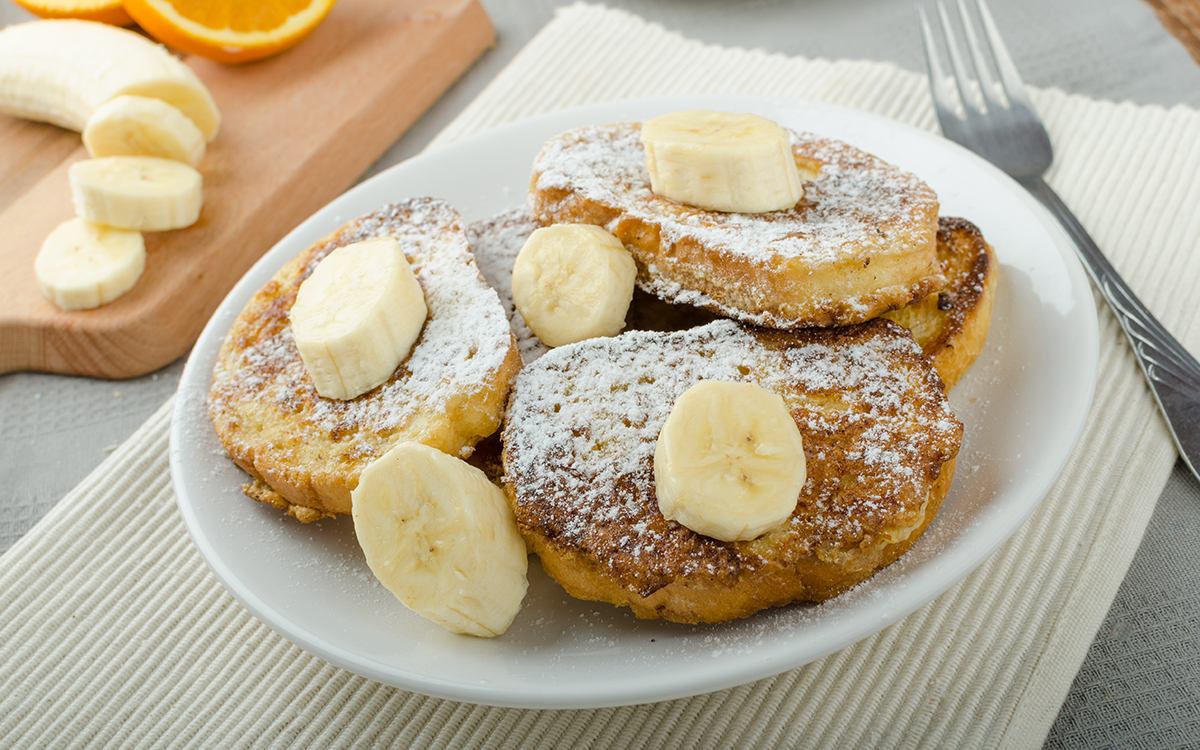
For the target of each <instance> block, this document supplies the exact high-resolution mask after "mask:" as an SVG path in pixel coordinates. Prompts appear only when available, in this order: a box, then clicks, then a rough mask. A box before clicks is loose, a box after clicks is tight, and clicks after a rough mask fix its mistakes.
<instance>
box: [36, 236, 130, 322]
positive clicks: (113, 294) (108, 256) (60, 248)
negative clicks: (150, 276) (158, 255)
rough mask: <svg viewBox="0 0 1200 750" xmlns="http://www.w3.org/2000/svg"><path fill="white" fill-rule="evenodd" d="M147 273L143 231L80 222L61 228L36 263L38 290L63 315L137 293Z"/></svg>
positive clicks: (48, 242)
mask: <svg viewBox="0 0 1200 750" xmlns="http://www.w3.org/2000/svg"><path fill="white" fill-rule="evenodd" d="M145 268H146V245H145V243H144V242H143V241H142V235H141V233H140V232H128V231H126V230H124V229H113V228H111V227H103V226H98V225H96V224H90V223H88V222H86V221H84V220H83V219H79V218H75V219H70V220H69V221H65V222H63V223H62V224H59V225H58V226H57V227H56V228H55V229H54V231H52V232H51V233H50V235H49V236H48V237H46V241H45V242H44V243H42V249H41V251H40V252H39V253H38V256H37V260H35V261H34V272H35V273H36V274H37V280H38V286H39V287H40V288H41V290H42V294H44V295H46V298H47V299H49V300H50V301H51V302H53V303H54V304H56V305H58V306H59V307H61V308H62V309H64V310H90V309H92V308H95V307H99V306H100V305H103V304H106V303H109V302H112V301H113V300H115V299H116V298H117V297H120V296H121V295H122V294H124V293H125V292H127V291H129V290H130V289H132V288H133V285H134V284H135V283H137V280H138V278H140V277H141V275H142V271H144V270H145Z"/></svg>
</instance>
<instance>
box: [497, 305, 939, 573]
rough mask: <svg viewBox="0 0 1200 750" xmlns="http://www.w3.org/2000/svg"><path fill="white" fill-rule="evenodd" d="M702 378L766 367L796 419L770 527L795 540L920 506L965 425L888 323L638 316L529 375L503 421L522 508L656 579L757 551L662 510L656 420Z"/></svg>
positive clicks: (849, 540) (591, 553)
mask: <svg viewBox="0 0 1200 750" xmlns="http://www.w3.org/2000/svg"><path fill="white" fill-rule="evenodd" d="M703 379H718V380H733V381H750V382H757V383H758V384H759V385H762V386H763V387H765V388H768V389H770V390H774V391H776V392H779V393H780V394H781V395H783V396H784V399H785V401H786V402H787V404H788V407H789V409H790V410H791V412H792V415H793V417H794V418H796V420H797V424H798V425H799V426H800V429H801V434H802V435H803V437H804V442H805V454H806V459H807V461H808V464H809V478H808V481H807V482H806V484H805V487H804V490H803V492H802V494H801V498H800V503H799V505H798V509H797V512H796V514H794V515H793V516H792V518H791V519H790V521H789V523H788V524H787V525H785V527H784V528H783V529H781V530H780V531H777V532H772V533H771V534H768V535H767V537H763V539H769V538H773V537H774V540H773V541H771V542H770V543H769V545H776V544H779V545H782V546H783V547H786V548H789V549H791V550H793V551H794V552H796V553H798V554H808V552H806V551H812V550H815V549H817V548H825V547H834V548H837V547H842V546H845V545H855V544H859V543H862V542H864V541H870V540H871V539H873V538H875V537H878V536H879V535H880V534H881V533H884V532H885V531H886V530H887V529H888V528H890V527H892V526H895V525H896V524H897V523H900V524H901V525H903V523H904V522H903V521H900V522H898V521H897V518H898V517H906V518H909V519H910V521H911V516H912V514H914V513H918V512H919V511H920V508H921V507H922V504H923V503H924V502H925V500H926V499H927V498H928V488H929V482H930V480H931V476H930V474H929V472H930V471H931V470H932V471H933V472H934V473H935V474H936V470H937V468H938V467H940V465H941V462H943V461H945V460H948V459H949V458H951V457H953V456H954V454H955V453H956V452H957V450H958V444H959V440H960V439H961V431H962V427H961V424H960V423H959V422H958V420H957V419H955V418H954V416H953V414H952V413H951V411H950V409H949V405H948V402H947V401H946V399H945V395H944V393H943V392H942V388H941V384H940V381H938V380H937V378H936V376H935V375H933V374H932V371H931V370H930V368H929V367H928V364H927V363H926V362H925V360H924V359H923V357H922V355H921V352H920V349H919V348H918V347H917V346H916V344H915V342H913V340H912V339H911V337H910V336H909V335H908V334H907V332H905V331H904V330H903V329H901V328H900V327H899V326H896V325H894V324H891V323H890V322H884V321H874V322H872V323H868V324H864V325H863V326H856V327H851V328H846V329H837V330H833V329H826V330H812V331H806V332H804V333H803V334H797V333H790V334H775V333H766V332H761V331H754V330H752V329H748V328H745V327H743V326H741V325H739V324H736V323H734V322H732V321H726V320H721V321H716V322H713V323H711V324H709V325H706V326H703V327H701V328H695V329H691V330H688V331H682V332H678V333H670V334H663V333H652V332H641V331H635V332H630V333H626V334H623V335H621V336H619V337H615V338H610V339H593V340H590V341H585V342H581V343H579V344H574V345H571V346H567V347H561V348H558V349H555V350H553V351H551V352H550V353H548V354H546V355H545V356H543V357H542V358H541V359H539V360H538V361H537V362H536V363H534V364H533V365H531V366H529V367H527V368H526V369H525V370H524V371H523V372H522V373H521V375H519V376H518V378H517V382H516V384H515V385H514V391H513V395H512V398H511V400H510V404H509V409H508V414H507V421H506V427H505V430H504V442H505V471H506V473H507V477H506V480H507V481H508V483H509V485H510V489H511V490H512V492H513V494H515V504H516V506H517V513H518V517H519V518H523V519H524V520H525V522H527V523H530V524H531V525H532V526H533V527H535V528H537V529H538V531H539V533H541V534H543V535H545V536H546V537H547V538H549V539H552V540H554V543H555V544H562V545H568V546H571V547H577V548H579V549H580V550H582V552H583V554H585V555H586V556H588V557H589V558H591V559H592V560H594V561H595V562H597V563H598V564H600V565H602V566H604V567H605V568H607V569H608V570H609V571H610V573H611V574H612V575H613V576H614V577H616V578H617V579H618V580H622V581H625V582H628V581H629V580H630V577H632V578H633V579H636V583H635V584H631V585H635V586H637V587H642V588H645V589H646V590H653V589H654V588H655V587H656V586H661V585H665V582H666V581H669V580H672V579H675V578H677V577H679V576H686V575H689V574H693V573H696V572H699V571H704V572H706V573H708V574H712V575H717V576H731V577H733V578H736V577H737V576H738V575H740V574H741V573H744V572H746V571H749V570H753V569H754V568H755V567H757V566H759V565H762V564H763V558H762V557H761V556H760V555H759V554H758V552H757V551H756V550H761V549H762V544H760V542H761V541H762V540H758V541H756V542H751V543H741V544H727V543H723V542H718V541H716V540H713V539H710V538H708V537H703V536H701V535H698V534H695V533H693V532H691V531H689V530H688V529H686V528H684V527H683V526H681V525H679V524H676V523H674V522H669V521H666V520H665V519H664V518H663V517H662V515H661V513H659V511H658V507H657V500H656V497H655V494H654V487H653V455H654V447H655V443H656V441H657V438H658V433H659V431H660V430H661V428H662V425H663V423H664V422H665V420H666V418H667V416H668V415H669V414H670V410H671V408H672V405H673V404H674V402H675V400H676V398H678V396H679V395H680V394H681V393H683V391H684V390H686V389H687V388H688V387H690V386H691V385H693V384H694V383H696V382H697V381H699V380H703ZM854 482H859V484H860V485H861V487H856V486H853V485H854ZM906 514H907V515H906Z"/></svg>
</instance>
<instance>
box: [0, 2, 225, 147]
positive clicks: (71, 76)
mask: <svg viewBox="0 0 1200 750" xmlns="http://www.w3.org/2000/svg"><path fill="white" fill-rule="evenodd" d="M121 94H134V95H137V96H146V97H151V98H154V99H162V100H163V101H165V102H167V103H168V104H170V105H172V106H174V107H175V108H176V109H178V110H179V111H181V112H183V113H184V114H185V115H187V116H188V117H189V118H190V119H191V120H192V122H194V123H195V124H196V127H198V128H199V129H200V132H201V133H203V134H204V137H205V139H206V140H210V141H211V140H212V139H213V138H214V137H216V135H217V129H218V128H219V127H220V125H221V114H220V112H219V111H218V110H217V105H216V102H214V101H213V98H212V95H211V94H210V93H209V92H208V89H207V88H205V87H204V84H203V83H201V82H200V79H199V78H198V77H196V74H195V73H193V72H192V69H191V68H189V67H188V66H186V65H184V64H183V62H181V61H180V60H179V59H178V58H176V57H175V56H173V55H172V54H171V53H170V52H167V49H166V47H163V46H162V45H160V44H155V43H154V42H152V41H150V40H149V39H147V38H146V37H144V36H142V35H140V34H137V33H134V32H132V31H129V30H127V29H121V28H117V27H116V26H109V25H108V24H103V23H97V22H95V21H78V20H65V19H60V20H49V21H31V22H29V23H18V24H13V25H12V26H8V27H6V28H5V29H3V30H2V31H0V112H7V113H8V114H10V115H15V116H17V117H24V118H26V119H30V120H39V121H42V122H50V123H54V124H55V125H59V126H61V127H64V128H68V129H70V130H75V131H82V130H83V129H84V127H85V126H86V125H87V121H88V119H89V118H90V117H91V116H92V113H93V112H95V111H96V108H97V107H99V106H100V105H101V104H104V103H105V102H107V101H109V100H110V99H112V98H113V97H116V96H120V95H121Z"/></svg>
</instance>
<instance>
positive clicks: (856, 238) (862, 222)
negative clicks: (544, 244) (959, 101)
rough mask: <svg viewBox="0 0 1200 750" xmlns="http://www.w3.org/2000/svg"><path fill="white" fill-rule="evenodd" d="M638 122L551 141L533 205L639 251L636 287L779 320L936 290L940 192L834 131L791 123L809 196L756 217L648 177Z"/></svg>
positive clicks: (775, 323) (772, 322)
mask: <svg viewBox="0 0 1200 750" xmlns="http://www.w3.org/2000/svg"><path fill="white" fill-rule="evenodd" d="M640 132H641V126H640V124H638V123H622V124H614V125H607V126H592V127H583V128H577V129H575V130H571V131H568V132H566V133H563V134H561V135H559V136H556V137H554V138H551V139H550V140H549V141H547V142H546V143H545V145H544V146H543V147H542V150H541V151H540V153H539V154H538V156H537V158H536V159H535V161H534V165H533V176H532V179H531V184H530V191H529V205H530V208H531V210H532V212H533V213H534V215H535V216H536V217H537V218H538V219H539V220H541V221H542V222H544V223H547V224H554V223H584V224H596V225H600V226H603V227H605V228H606V229H607V230H608V231H609V232H611V233H612V234H613V235H615V236H616V237H617V238H618V239H620V240H621V241H622V242H623V243H624V244H625V246H626V247H628V248H629V249H630V251H631V252H632V253H633V256H634V260H635V261H636V262H637V266H638V285H639V286H640V287H641V288H642V289H644V290H646V291H648V292H650V293H652V294H654V295H656V296H658V297H660V298H662V299H664V300H667V301H669V302H679V303H686V304H691V305H694V306H698V307H703V308H705V309H708V310H711V311H713V312H716V313H719V314H721V315H724V316H727V317H731V318H735V319H737V320H741V321H743V322H747V323H753V324H755V325H760V326H767V327H771V328H793V327H801V326H834V325H846V324H850V323H858V322H861V321H864V320H869V319H870V318H873V317H876V316H878V315H879V314H881V313H883V312H886V311H887V310H892V309H895V308H898V307H902V306H903V305H906V304H908V303H909V302H910V301H912V300H914V299H920V298H922V297H924V296H925V295H927V294H929V293H931V292H933V291H935V290H937V289H939V288H941V287H942V285H943V278H942V276H941V274H940V269H939V266H938V262H937V250H936V243H935V239H936V233H937V212H938V200H937V196H936V194H935V193H934V192H933V190H931V189H930V188H929V187H928V186H927V185H926V184H925V183H924V182H922V181H921V180H920V179H918V178H917V177H916V176H914V175H912V174H910V173H908V172H905V171H903V170H901V169H899V168H897V167H895V166H892V165H890V164H888V163H886V162H884V161H883V160H881V159H878V158H876V157H874V156H872V155H870V154H867V153H865V152H863V151H860V150H858V149H856V148H854V147H852V146H850V145H848V144H845V143H842V142H840V141H835V140H831V139H828V138H821V137H818V136H815V135H812V134H802V133H795V132H792V133H790V136H791V138H792V151H793V155H794V157H795V159H796V163H797V165H798V167H799V169H800V172H801V176H802V179H804V180H805V182H804V184H803V188H804V197H803V198H802V199H801V200H800V202H799V203H797V204H796V205H795V206H794V207H793V208H790V209H787V210H782V211H773V212H769V213H762V214H741V213H721V212H717V211H706V210H703V209H700V208H696V207H694V206H688V205H685V204H682V203H677V202H675V201H673V200H670V199H668V198H664V197H661V196H658V195H656V194H655V193H654V192H652V191H651V188H650V176H649V173H648V171H647V169H646V166H645V163H644V159H645V149H644V148H643V146H642V143H641V141H640Z"/></svg>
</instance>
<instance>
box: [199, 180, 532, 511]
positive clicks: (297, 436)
mask: <svg viewBox="0 0 1200 750" xmlns="http://www.w3.org/2000/svg"><path fill="white" fill-rule="evenodd" d="M385 235H390V236H394V237H396V238H397V240H398V241H399V242H400V244H401V247H402V248H403V249H404V252H405V255H406V256H407V257H408V259H409V262H410V263H411V264H412V265H413V268H414V271H416V275H417V280H418V282H419V283H420V284H421V287H422V289H423V290H424V292H425V296H426V303H427V306H428V308H429V316H428V318H427V319H426V322H425V327H424V328H423V330H422V333H421V336H420V338H419V339H418V340H417V343H416V344H415V345H414V347H413V350H412V352H411V353H410V355H409V357H408V358H407V359H406V360H405V361H404V362H402V363H401V364H400V366H399V367H398V368H397V370H396V373H395V374H394V375H393V376H392V378H391V379H390V380H388V381H387V382H386V383H384V384H382V385H380V386H378V387H377V388H375V389H373V390H371V391H369V392H367V393H365V394H363V395H361V396H359V397H357V398H355V399H351V400H349V401H336V400H332V399H326V398H322V397H321V396H319V395H318V394H317V393H316V389H315V387H314V386H313V384H312V380H311V378H310V377H309V376H308V373H307V371H306V370H305V369H304V364H303V362H302V361H301V360H300V355H299V352H298V350H297V349H296V346H295V343H294V342H293V340H292V337H291V330H290V326H289V324H288V312H289V311H290V309H291V306H292V304H293V303H294V301H295V297H296V292H297V290H298V289H299V286H300V284H301V282H302V281H303V280H304V279H306V278H307V277H308V275H309V274H310V273H311V272H312V269H313V268H315V266H316V264H317V263H318V262H319V261H320V259H321V258H323V257H325V256H326V255H327V254H329V253H330V252H331V251H332V250H333V249H334V248H337V247H341V246H343V245H348V244H351V243H354V242H359V241H361V240H364V239H367V238H369V237H376V236H385ZM520 366H521V362H520V354H519V352H518V350H517V346H516V341H515V339H514V338H513V335H512V332H511V331H510V329H509V327H508V322H507V318H506V316H505V314H504V310H503V308H502V307H501V306H500V301H499V299H498V298H497V297H496V295H495V292H494V291H492V290H491V289H490V288H489V287H487V285H486V283H485V282H484V280H483V277H482V276H481V275H480V274H479V271H478V269H477V268H476V267H475V260H474V257H473V256H472V255H471V254H470V251H469V250H468V249H467V245H466V238H465V234H464V232H463V229H462V226H461V221H460V219H459V216H458V213H457V212H456V211H454V210H453V209H452V208H450V207H449V206H448V205H446V204H445V203H443V202H441V201H434V200H431V199H414V200H410V201H405V202H403V203H398V204H393V205H389V206H385V207H384V208H382V209H380V210H378V211H375V212H373V213H371V214H368V215H366V216H363V217H360V218H358V219H356V220H354V221H352V222H350V223H349V224H347V225H346V226H344V227H342V228H341V229H339V230H338V231H336V232H334V233H333V234H331V235H330V236H328V237H326V238H324V239H322V240H320V241H318V242H316V243H314V244H313V245H312V246H310V247H309V248H308V249H306V250H305V251H304V252H302V253H300V254H299V255H298V256H297V257H296V258H294V259H292V260H291V261H289V262H288V263H287V264H285V265H284V266H283V268H281V269H280V270H279V271H278V272H277V273H276V274H275V276H274V277H273V278H272V279H271V281H269V282H268V283H267V284H266V285H265V286H264V287H263V288H262V289H261V290H259V292H258V293H257V294H255V296H254V297H253V298H252V299H251V300H250V302H249V303H248V304H247V305H246V307H245V309H244V310H243V311H242V313H241V314H240V315H239V316H238V318H237V320H236V321H235V322H234V324H233V326H232V327H231V329H230V332H229V334H228V336H227V337H226V339H225V342H224V344H223V345H222V347H221V351H220V353H219V355H218V358H217V363H216V366H215V367H214V371H213V385H212V388H211V390H210V392H209V404H208V406H209V416H210V418H211V420H212V424H213V427H214V429H215V430H216V433H217V436H218V437H219V438H220V440H221V442H222V444H223V445H224V446H225V449H226V451H227V452H228V454H229V456H230V458H232V459H233V461H234V462H235V463H236V464H237V465H238V466H240V467H241V468H242V469H243V470H245V471H246V472H247V473H248V474H249V475H250V476H251V478H252V480H253V481H251V482H250V483H248V484H247V485H246V486H245V487H244V490H245V492H246V494H247V496H249V497H251V498H253V499H255V500H259V501H261V502H264V503H267V504H269V505H272V506H274V507H276V508H279V509H281V510H283V511H284V512H286V513H287V514H289V515H291V516H293V517H295V518H297V519H299V520H301V521H304V522H308V521H314V520H317V519H319V518H324V517H328V516H332V515H334V514H339V513H349V512H350V509H351V506H350V493H351V491H352V490H353V489H354V487H355V486H357V484H358V476H359V474H360V473H361V471H362V469H363V468H365V466H366V465H367V464H368V463H370V462H371V461H372V460H374V459H375V458H377V457H378V456H380V455H382V454H383V453H386V452H387V451H388V450H389V449H390V448H391V447H392V446H394V445H396V444H397V443H399V442H404V441H415V442H420V443H424V444H426V445H430V446H432V447H435V448H438V449H439V450H442V451H444V452H446V453H449V454H450V455H455V456H464V457H465V456H467V455H469V454H470V453H471V451H472V450H473V446H474V445H475V444H476V443H477V442H479V441H480V440H481V439H482V438H483V437H485V436H487V435H490V434H492V433H494V432H495V431H496V430H497V429H498V428H499V426H500V422H501V418H502V415H503V411H504V404H505V401H506V399H507V394H508V390H509V387H510V385H511V383H512V380H513V378H514V377H515V376H516V373H517V372H518V370H519V369H520Z"/></svg>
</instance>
